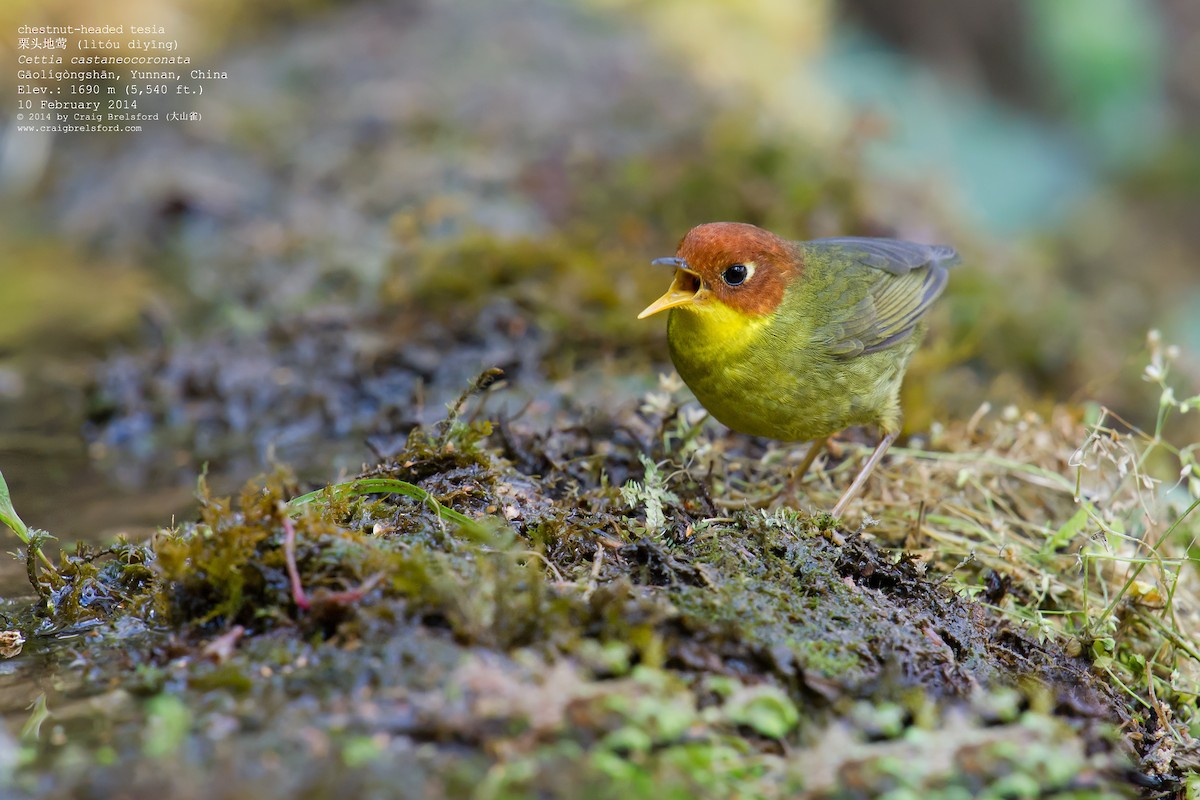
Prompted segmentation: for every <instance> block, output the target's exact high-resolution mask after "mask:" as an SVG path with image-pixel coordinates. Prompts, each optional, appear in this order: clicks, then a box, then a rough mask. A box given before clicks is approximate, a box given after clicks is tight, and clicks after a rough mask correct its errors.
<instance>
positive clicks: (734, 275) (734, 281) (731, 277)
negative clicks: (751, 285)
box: [721, 264, 750, 286]
mask: <svg viewBox="0 0 1200 800" xmlns="http://www.w3.org/2000/svg"><path fill="white" fill-rule="evenodd" d="M749 277H750V269H749V268H748V267H747V266H746V265H745V264H732V265H730V266H728V267H726V268H725V271H724V272H722V273H721V280H723V281H725V283H726V284H728V285H729V286H741V285H742V284H743V283H745V282H746V278H749Z"/></svg>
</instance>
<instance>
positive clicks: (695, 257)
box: [638, 222, 804, 319]
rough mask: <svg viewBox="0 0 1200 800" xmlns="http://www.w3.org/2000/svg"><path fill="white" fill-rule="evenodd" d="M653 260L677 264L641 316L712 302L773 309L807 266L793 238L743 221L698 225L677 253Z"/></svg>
mask: <svg viewBox="0 0 1200 800" xmlns="http://www.w3.org/2000/svg"><path fill="white" fill-rule="evenodd" d="M653 263H655V264H667V265H670V266H673V267H675V280H674V281H673V282H672V284H671V288H670V289H668V290H667V293H666V294H664V295H663V296H662V297H660V298H659V299H658V300H656V301H655V302H653V303H652V304H650V306H649V307H647V308H646V310H645V311H643V312H642V313H641V314H639V315H638V318H639V319H644V318H646V317H648V316H650V315H652V314H657V313H658V312H659V311H663V310H665V309H668V308H677V307H691V308H694V309H696V310H701V309H703V308H704V307H705V306H706V305H709V304H712V303H714V302H720V303H723V304H724V305H726V306H728V307H730V308H732V309H734V310H736V311H739V312H741V313H743V314H747V315H751V316H760V315H763V314H769V313H771V312H772V311H774V310H775V309H776V308H778V306H779V304H780V303H781V302H782V301H783V295H784V292H785V291H786V290H787V287H788V284H789V283H791V282H792V280H794V279H795V278H796V277H798V276H799V275H800V274H801V273H802V272H803V270H804V264H803V260H802V258H801V255H800V252H799V249H798V248H797V247H796V246H794V245H793V244H792V243H791V242H789V241H787V240H786V239H781V238H779V237H778V236H776V235H775V234H773V233H771V232H770V231H765V230H763V229H762V228H759V227H756V226H754V225H747V224H745V223H742V222H709V223H706V224H704V225H697V226H696V227H695V228H692V229H691V230H690V231H688V232H687V235H686V236H684V237H683V241H681V242H680V243H679V247H678V249H677V250H676V251H675V255H674V256H673V257H670V258H657V259H655V260H654V262H653Z"/></svg>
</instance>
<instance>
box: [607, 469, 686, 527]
mask: <svg viewBox="0 0 1200 800" xmlns="http://www.w3.org/2000/svg"><path fill="white" fill-rule="evenodd" d="M638 459H639V460H640V461H641V462H642V468H643V470H644V471H645V472H644V476H645V477H644V480H643V481H641V482H640V483H639V482H638V481H632V480H631V481H629V482H628V483H626V484H625V485H624V486H622V487H621V499H622V500H624V501H625V503H626V504H627V505H628V506H629V508H630V509H632V510H634V511H636V510H638V509H641V510H642V511H643V512H644V513H645V515H646V528H645V530H646V533H648V534H650V535H652V536H657V535H660V534H661V533H662V532H663V531H664V530H665V529H666V527H667V515H666V506H667V505H668V504H669V503H678V502H679V496H678V495H676V494H675V493H674V492H672V491H671V490H670V489H668V488H667V481H666V478H665V477H664V476H663V474H662V471H661V470H660V469H659V467H658V464H656V463H654V461H653V460H651V459H650V458H648V457H647V456H646V455H645V454H642V453H639V454H638Z"/></svg>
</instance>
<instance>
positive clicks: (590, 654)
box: [10, 387, 1192, 798]
mask: <svg viewBox="0 0 1200 800" xmlns="http://www.w3.org/2000/svg"><path fill="white" fill-rule="evenodd" d="M668 388H670V387H668ZM667 397H668V396H667V395H665V394H662V393H659V394H656V395H654V396H652V397H650V398H648V399H647V401H646V402H645V403H644V404H643V405H642V406H641V408H640V409H638V410H636V411H632V410H631V411H630V412H628V413H627V414H626V415H625V416H624V417H621V418H618V419H615V420H611V421H608V422H607V423H606V424H605V429H604V430H596V429H594V426H596V425H597V424H598V423H597V421H595V420H592V421H591V422H590V423H584V422H577V423H575V424H572V425H571V426H569V427H564V428H559V429H555V430H550V431H541V432H540V433H534V432H532V431H530V430H528V429H526V428H524V427H523V426H522V425H521V423H520V422H519V420H518V421H511V420H510V421H504V422H497V423H492V422H482V421H474V422H472V421H469V420H468V419H466V418H465V417H464V416H462V415H460V414H459V413H458V411H457V410H456V411H455V412H454V413H452V415H451V417H450V418H449V419H448V420H446V421H444V422H443V423H442V424H440V425H438V426H435V427H431V428H419V429H417V430H415V431H414V432H413V433H412V434H411V435H410V437H409V441H408V443H407V445H406V446H405V447H404V448H403V449H402V450H400V451H399V452H397V453H396V454H395V455H394V456H393V457H391V458H388V459H386V460H384V461H382V462H380V463H379V464H378V465H376V466H375V467H373V468H372V469H370V470H368V471H367V472H366V473H364V474H363V476H361V477H360V478H359V479H358V480H361V481H384V480H386V481H393V482H403V483H395V484H394V485H396V486H402V487H414V488H412V489H406V492H407V494H395V493H384V492H373V493H365V494H359V493H357V492H355V491H350V490H347V489H346V487H349V486H354V485H355V484H354V482H353V481H350V482H346V483H344V484H342V485H341V487H342V488H341V490H338V489H337V488H336V487H333V488H330V489H326V490H323V491H319V492H317V493H316V494H314V495H308V496H306V497H304V498H303V499H302V500H301V501H297V500H295V498H296V497H297V496H298V495H299V494H300V492H301V488H302V487H300V486H297V485H296V481H295V479H294V478H292V477H291V476H290V475H289V474H288V473H287V472H286V471H277V472H276V473H275V474H273V475H271V476H269V477H267V478H266V479H263V480H259V481H254V482H251V483H250V484H249V485H248V486H247V487H246V489H245V490H244V491H243V492H242V494H241V496H240V497H239V498H237V499H236V500H232V501H231V500H230V499H227V498H217V497H213V496H211V495H210V494H208V493H207V490H205V489H204V487H203V486H202V487H201V497H200V500H201V504H200V514H199V518H198V520H197V521H195V522H192V523H188V524H186V525H183V526H180V527H179V528H177V529H174V530H163V531H160V533H159V534H158V536H157V537H156V538H155V539H154V540H153V541H152V542H150V543H149V544H147V545H146V546H144V547H134V546H129V545H122V546H120V547H117V548H114V549H112V550H110V551H109V552H107V553H103V554H91V553H86V552H83V551H81V552H79V553H77V554H76V555H74V556H68V557H65V558H64V560H63V562H62V563H63V565H64V566H63V567H62V568H60V570H59V572H60V573H61V575H62V579H61V581H62V585H60V586H58V587H57V588H56V589H54V590H53V593H52V594H51V599H50V600H49V601H48V602H45V603H43V604H40V605H39V606H38V607H37V608H35V609H33V610H32V611H31V612H26V613H25V614H24V615H22V616H21V617H20V618H19V619H17V620H14V622H16V623H17V624H19V625H21V626H23V627H26V628H27V629H30V630H35V629H40V630H42V631H49V630H55V629H57V630H78V629H79V626H80V625H81V624H86V623H88V622H89V621H94V620H98V619H103V620H104V621H105V623H106V624H104V625H102V626H101V627H98V628H93V629H92V631H91V633H90V634H88V638H87V639H86V640H85V641H86V645H85V646H81V647H78V648H72V650H71V652H70V653H69V654H68V653H66V652H64V651H62V650H57V651H52V652H54V655H53V657H52V658H53V659H57V660H59V662H60V666H59V667H58V668H57V669H54V670H50V672H60V671H65V672H68V673H72V674H74V675H75V676H76V677H75V679H73V680H70V681H69V685H66V686H59V687H58V688H57V690H54V689H52V690H51V691H50V692H49V693H50V695H51V696H52V699H51V701H50V704H49V710H50V712H51V716H50V717H49V719H48V720H46V721H44V722H43V723H42V725H41V732H40V733H39V734H38V735H36V736H30V737H29V738H28V739H27V740H26V744H24V745H23V746H22V747H21V748H20V749H19V750H18V751H17V752H18V753H19V757H20V765H19V766H16V767H15V770H13V771H10V778H11V780H12V781H13V785H14V786H15V787H19V788H21V789H23V790H25V791H28V792H30V793H33V794H37V795H39V796H43V797H78V796H97V797H100V796H116V795H121V796H129V797H142V796H154V795H156V794H162V793H166V794H168V795H170V796H181V797H189V796H192V797H230V798H233V797H250V796H255V797H296V796H306V797H333V796H339V795H342V796H345V795H346V793H347V792H348V793H350V794H351V795H356V796H359V795H361V796H376V795H378V796H403V797H439V796H468V795H470V796H476V797H524V796H532V795H537V796H547V795H549V796H587V797H652V796H653V797H657V796H668V797H676V796H678V797H693V796H712V797H716V796H727V795H730V794H738V795H740V796H756V797H788V796H798V795H804V796H812V797H862V796H878V795H880V794H884V793H888V792H891V793H893V794H892V795H889V796H908V795H906V794H905V792H921V793H923V794H931V795H932V796H935V797H959V796H965V794H970V795H973V796H993V797H1010V796H1031V795H1032V794H1037V795H1042V796H1053V797H1059V796H1062V797H1067V796H1070V797H1078V796H1095V797H1108V796H1113V797H1119V796H1128V795H1131V794H1134V793H1136V792H1137V791H1138V790H1139V787H1140V788H1141V789H1145V788H1146V787H1151V788H1153V789H1155V790H1157V791H1161V790H1164V789H1170V788H1171V787H1172V786H1177V785H1178V784H1176V783H1174V781H1176V780H1177V779H1179V778H1180V777H1181V772H1180V771H1181V770H1182V769H1183V768H1184V767H1183V765H1185V764H1187V763H1190V760H1189V759H1191V758H1192V756H1190V755H1189V754H1188V753H1189V750H1188V748H1189V747H1191V745H1190V744H1189V742H1190V740H1189V739H1188V738H1187V735H1186V732H1185V729H1182V728H1179V727H1178V726H1175V725H1174V724H1172V723H1170V722H1169V720H1168V719H1166V718H1164V717H1163V716H1162V714H1161V708H1160V709H1159V712H1160V713H1157V714H1156V713H1152V712H1151V710H1150V709H1147V708H1144V707H1142V706H1141V705H1139V702H1140V701H1139V700H1138V698H1137V697H1136V695H1135V694H1134V693H1127V692H1124V691H1121V689H1120V688H1119V687H1118V686H1117V685H1115V684H1114V682H1113V681H1112V680H1110V679H1109V675H1111V674H1112V673H1111V672H1106V671H1105V670H1104V669H1101V668H1100V665H1099V664H1098V659H1097V657H1096V653H1095V652H1093V650H1091V649H1086V648H1074V651H1073V654H1072V653H1071V652H1069V650H1070V649H1071V648H1070V644H1071V642H1072V641H1074V640H1073V639H1071V638H1070V637H1066V636H1064V635H1062V633H1061V632H1060V633H1059V634H1058V635H1046V633H1045V631H1042V632H1040V633H1039V630H1038V629H1037V628H1030V627H1029V626H1027V625H1025V624H1021V623H1018V622H1015V621H1013V620H1012V619H1011V618H1010V617H1009V616H1007V615H1005V614H1004V613H1003V612H1002V610H1001V609H1000V608H997V607H995V604H997V603H1001V602H1002V600H1001V598H1000V597H999V595H1000V594H1001V593H1000V592H999V591H998V590H996V589H995V588H994V587H992V588H988V587H987V586H985V581H984V580H983V571H982V570H981V569H979V567H980V565H978V564H976V565H970V564H969V565H966V566H964V567H962V570H961V571H960V572H959V573H958V574H957V575H956V577H955V578H954V579H953V580H952V581H951V582H947V580H946V576H945V575H943V576H941V577H934V575H931V574H929V568H930V565H929V564H928V563H926V561H923V560H922V559H920V558H919V557H914V556H911V555H905V554H904V553H903V552H901V551H900V550H896V549H890V548H882V547H880V546H879V544H880V543H881V542H884V541H886V540H887V538H888V536H889V535H888V533H887V531H886V528H887V525H883V526H879V525H875V526H871V527H869V528H862V529H858V530H855V529H853V528H846V527H845V526H844V525H843V526H839V525H838V524H837V521H836V520H833V519H831V518H829V517H828V516H827V515H823V514H817V515H816V516H811V515H810V514H808V513H806V512H801V511H796V510H794V509H793V508H791V507H787V506H781V507H777V508H775V509H773V510H771V509H767V508H753V507H752V503H751V502H750V501H746V500H744V501H743V502H742V508H740V509H738V510H729V509H722V508H721V507H719V506H718V505H717V504H716V503H715V502H714V500H713V497H714V490H715V489H723V488H724V487H727V486H730V485H733V484H735V483H738V482H740V483H741V484H743V487H744V488H745V489H747V491H748V492H749V494H755V495H756V494H758V493H759V492H763V491H765V490H767V489H769V488H770V483H769V482H766V481H762V480H761V477H762V475H761V474H760V473H759V472H758V470H760V469H762V465H763V464H769V463H771V462H772V461H781V460H782V461H786V460H787V459H788V458H792V457H798V455H799V454H793V453H791V452H789V451H783V450H780V449H778V448H775V447H766V448H764V445H763V443H761V442H758V441H756V440H753V439H748V438H745V437H741V436H737V435H733V434H719V433H718V432H717V431H716V430H714V429H713V428H710V427H707V426H705V425H704V423H703V422H701V423H700V427H694V426H693V425H691V424H689V423H688V420H689V419H695V415H692V414H690V413H689V412H688V411H687V410H686V409H681V408H679V407H678V406H676V405H675V404H674V403H673V401H670V400H669V399H667ZM614 424H615V427H616V429H619V430H621V431H622V432H623V433H622V434H621V435H618V436H613V435H612V431H611V429H609V427H608V426H613V425H614ZM993 424H994V425H995V426H997V430H999V429H1001V428H1003V427H1004V426H1005V424H1006V423H1004V422H1003V421H1002V420H996V421H995V423H993ZM599 435H604V436H605V437H607V439H608V440H609V441H610V442H611V446H609V447H607V448H604V449H603V450H604V452H597V448H595V447H594V445H593V440H594V439H595V438H596V437H597V436H599ZM957 435H961V433H960V432H949V433H945V434H944V436H947V437H949V440H951V441H952V440H954V438H955V436H957ZM1056 444H1057V442H1050V441H1043V442H1042V446H1044V447H1047V448H1048V449H1053V446H1054V445H1056ZM715 452H719V453H720V454H721V460H720V465H717V464H716V463H715V462H712V461H711V459H712V458H713V456H714V453H715ZM942 454H947V455H948V453H947V451H935V452H931V453H930V454H929V455H930V457H932V458H937V457H939V455H942ZM1047 455H1048V453H1042V454H1041V456H1040V457H1042V458H1045V457H1046V456H1047ZM903 457H910V456H903ZM777 466H778V465H777ZM774 472H775V474H776V475H779V474H786V469H783V470H779V469H778V468H777V469H775V470H774ZM831 472H833V473H834V474H836V471H832V470H829V469H826V470H823V471H821V472H820V473H818V474H816V475H814V476H811V478H810V479H809V480H808V481H807V482H806V483H805V484H804V486H805V490H804V495H803V496H802V497H801V498H799V503H800V505H801V506H802V507H803V506H811V507H815V508H820V507H822V505H824V504H825V502H826V501H828V500H831V499H832V498H833V497H835V496H836V494H835V493H834V492H833V491H832V489H833V487H832V486H827V482H828V481H830V479H831ZM890 472H891V471H890V470H889V473H890ZM875 483H876V488H875V491H873V492H872V494H871V496H870V497H869V498H868V500H867V501H866V502H865V504H864V508H877V507H879V505H880V504H881V503H882V504H886V503H887V502H888V500H887V497H888V495H889V494H890V493H894V492H896V491H900V489H899V488H898V484H899V483H902V481H900V480H899V479H896V478H894V477H889V478H887V479H881V480H879V481H877V482H875ZM889 484H890V485H889ZM379 485H382V484H371V486H379ZM1020 485H1023V486H1027V485H1028V484H1020ZM949 488H950V487H947V486H940V485H939V484H937V483H936V482H930V483H927V484H925V485H924V491H926V492H929V491H944V490H948V489H949ZM1010 488H1011V487H1010ZM1054 488H1056V487H1053V488H1052V489H1050V490H1047V489H1046V488H1044V487H1038V488H1036V489H1035V494H1036V495H1037V496H1040V497H1041V498H1042V500H1043V501H1047V500H1048V499H1050V498H1053V494H1054ZM1012 491H1013V493H1014V494H1020V493H1021V491H1022V490H1020V489H1015V488H1014V489H1012ZM881 493H882V494H881ZM723 494H728V492H724V491H723ZM1025 496H1026V497H1027V498H1029V497H1032V496H1033V495H1029V494H1026V495H1025ZM910 499H911V498H910ZM794 503H795V501H794V500H792V501H789V504H794ZM723 505H728V503H724V504H723ZM459 513H461V514H463V515H466V517H468V518H469V520H468V521H466V522H459V521H456V520H459V519H462V518H461V517H458V516H457V514H459ZM942 527H943V526H939V525H933V524H931V525H930V529H931V530H932V531H934V532H936V531H938V530H941V529H942ZM839 531H840V532H839ZM907 535H908V536H909V538H910V544H912V543H914V542H919V540H920V537H921V536H923V535H926V532H925V529H924V528H923V527H922V525H920V524H918V525H917V526H916V527H915V528H913V529H911V530H909V531H908V532H907ZM913 537H916V539H913ZM289 539H290V541H289ZM843 539H844V541H842V540H843ZM1063 544H1064V546H1070V545H1072V544H1074V542H1064V543H1063ZM289 553H290V555H289ZM289 560H291V561H292V562H293V564H294V567H295V569H296V575H297V578H298V581H299V588H297V587H296V586H295V585H294V584H293V582H292V581H291V579H290V575H289V570H290V569H291V565H290V564H289ZM936 563H938V562H935V564H936ZM989 569H990V568H989ZM988 574H992V573H991V572H990V571H989V573H988ZM976 576H978V577H976ZM977 580H978V581H979V585H980V590H981V591H983V592H985V593H989V592H990V593H991V597H990V600H989V602H988V603H981V602H979V601H978V600H973V599H970V597H969V595H970V594H972V593H973V592H972V591H970V588H971V587H972V586H973V585H975V583H976V581H977ZM996 580H1003V581H1008V582H1010V583H1009V586H1010V591H1011V592H1012V593H1013V594H1020V593H1021V592H1023V591H1024V590H1026V589H1027V588H1028V587H1027V586H1026V585H1025V582H1024V581H1023V579H1022V577H1021V576H1020V574H1019V573H1015V572H1014V573H1009V574H1008V575H1006V576H1005V577H1004V578H1003V579H996ZM47 590H48V591H49V587H47ZM114 598H115V599H116V602H114ZM1022 607H1025V608H1034V609H1040V610H1046V611H1050V610H1052V609H1053V608H1054V604H1053V603H1052V602H1051V601H1049V600H1048V599H1047V600H1046V601H1045V602H1043V603H1042V604H1041V605H1038V604H1037V603H1031V602H1029V601H1028V600H1026V601H1025V602H1024V603H1023V605H1022ZM1137 607H1138V604H1137V603H1136V602H1134V603H1133V604H1132V605H1130V606H1129V607H1128V610H1127V611H1126V612H1125V613H1126V614H1127V615H1129V614H1136V613H1137V610H1136V609H1137ZM1081 613H1083V612H1081ZM63 662H66V663H65V664H64V663H63ZM1181 737H1182V738H1181ZM1167 742H1171V743H1172V744H1171V745H1170V746H1168V745H1167V744H1166V743H1167ZM10 746H11V745H10ZM1164 747H1166V748H1167V749H1168V750H1170V751H1171V754H1170V756H1169V757H1168V758H1166V759H1165V760H1164V759H1163V757H1162V752H1163V748H1164ZM1154 754H1158V755H1154ZM1156 759H1157V760H1156ZM81 793H82V794H81Z"/></svg>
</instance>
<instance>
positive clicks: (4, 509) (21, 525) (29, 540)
mask: <svg viewBox="0 0 1200 800" xmlns="http://www.w3.org/2000/svg"><path fill="white" fill-rule="evenodd" d="M0 522H3V523H4V524H5V525H7V526H8V527H9V529H10V530H12V532H13V533H15V534H16V535H17V538H18V539H20V540H21V542H22V543H23V544H24V545H25V546H26V547H27V548H28V549H29V555H30V558H29V565H28V566H29V581H30V583H32V584H33V587H34V588H35V589H38V590H39V591H41V588H40V587H41V582H40V581H38V579H37V567H36V564H35V563H34V561H33V559H34V558H37V559H40V560H41V562H42V563H43V564H44V565H46V567H47V568H48V569H49V570H50V572H52V573H54V575H57V574H58V571H57V570H56V569H55V568H54V564H53V562H51V561H50V559H49V558H48V557H47V556H46V554H45V553H43V552H42V547H41V545H42V542H44V541H46V540H47V539H52V538H53V537H52V536H51V535H50V534H48V533H46V532H45V531H40V530H37V529H36V528H30V527H29V526H28V525H26V524H25V522H24V521H23V520H22V519H21V518H20V517H19V516H17V511H16V509H15V508H13V504H12V497H11V495H10V494H9V492H8V483H7V482H6V481H5V480H4V473H3V472H0Z"/></svg>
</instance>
